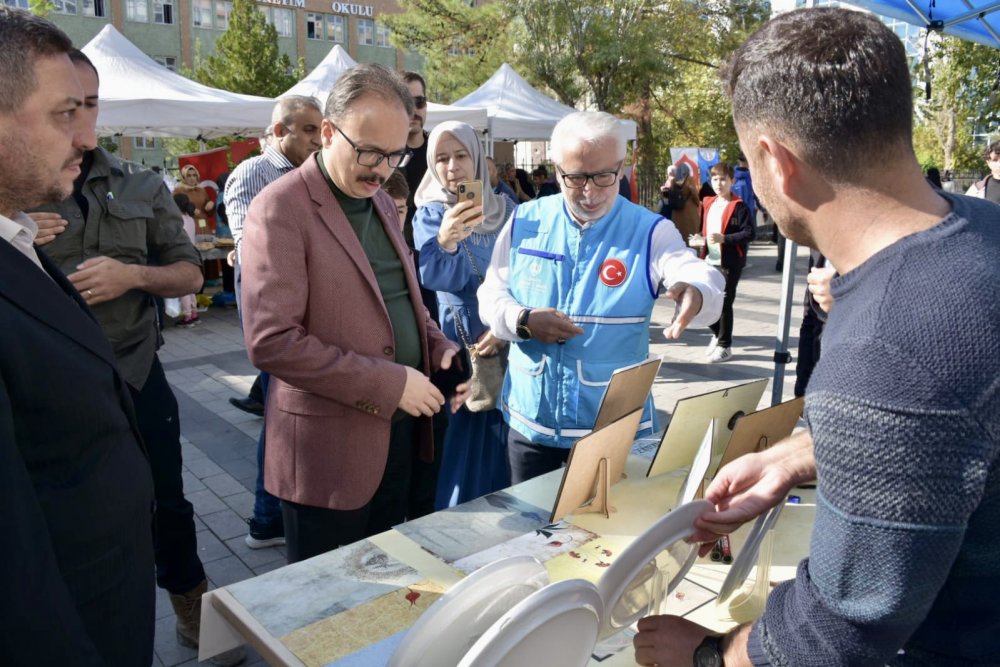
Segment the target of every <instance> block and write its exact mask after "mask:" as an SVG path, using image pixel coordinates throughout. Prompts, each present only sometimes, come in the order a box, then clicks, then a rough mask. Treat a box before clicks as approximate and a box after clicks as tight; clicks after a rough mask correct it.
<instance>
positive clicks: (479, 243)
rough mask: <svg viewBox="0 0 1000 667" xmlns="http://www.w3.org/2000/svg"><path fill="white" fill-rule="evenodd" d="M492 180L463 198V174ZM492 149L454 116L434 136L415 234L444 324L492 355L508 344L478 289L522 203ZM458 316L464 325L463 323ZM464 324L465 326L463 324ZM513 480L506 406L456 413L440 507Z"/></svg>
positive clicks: (454, 336)
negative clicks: (497, 177) (500, 184)
mask: <svg viewBox="0 0 1000 667" xmlns="http://www.w3.org/2000/svg"><path fill="white" fill-rule="evenodd" d="M469 180H479V181H480V182H482V183H483V184H484V186H485V187H484V188H483V205H482V206H481V207H480V206H473V205H471V203H470V202H467V201H464V202H459V201H458V195H457V193H458V185H459V183H461V182H462V181H469ZM489 183H490V181H489V172H488V168H487V165H486V155H485V154H484V152H483V149H482V146H481V145H480V143H479V136H478V135H477V134H476V131H475V130H474V129H473V128H472V127H471V126H470V125H467V124H466V123H459V122H454V121H449V122H446V123H442V124H440V125H438V126H437V127H435V128H434V130H433V131H432V132H431V133H430V136H428V137H427V173H426V174H424V179H423V180H422V181H421V182H420V185H419V187H417V192H416V194H415V196H414V201H415V202H416V204H417V206H418V208H417V212H416V214H415V215H414V216H413V241H414V245H415V246H416V248H417V250H418V251H419V253H420V267H419V269H420V278H421V283H422V284H423V286H424V287H426V288H427V289H432V290H434V291H436V292H437V298H438V312H439V313H440V315H439V319H440V320H441V322H440V324H441V331H443V332H444V334H445V335H446V336H448V338H450V339H451V340H453V341H455V342H457V343H458V344H459V345H463V346H465V345H466V341H463V333H464V337H465V338H466V339H467V342H468V344H469V345H471V346H472V348H473V349H470V350H469V353H470V355H471V354H477V355H479V356H484V357H489V356H493V355H495V354H498V353H501V352H503V351H505V350H504V349H503V347H504V346H505V345H506V343H505V342H504V341H502V340H500V339H499V338H497V337H496V336H494V335H493V334H492V332H490V331H489V329H487V328H486V325H485V324H483V322H482V321H481V320H480V319H479V301H478V299H477V298H476V291H477V290H478V289H479V285H480V284H481V283H482V280H483V278H484V277H485V276H486V269H487V267H488V266H489V263H490V258H491V257H492V255H493V246H494V245H495V244H496V239H497V235H498V234H499V232H500V229H501V227H503V225H504V224H505V223H506V222H507V220H508V219H509V218H510V216H511V214H512V213H513V211H514V203H513V202H512V201H511V200H510V199H508V198H507V197H504V196H502V195H497V194H494V193H493V188H491V187H490V186H489ZM456 317H457V318H458V322H459V325H460V326H456V321H455V320H456ZM460 329H461V330H460ZM509 485H510V479H509V476H508V472H507V426H506V424H505V423H504V420H503V415H502V414H501V413H500V410H497V409H494V410H486V411H483V412H470V411H469V410H468V409H466V408H465V406H463V407H461V408H459V410H458V411H457V412H456V413H454V414H452V415H450V416H449V420H448V431H447V434H446V436H445V444H444V453H443V456H442V458H441V469H440V473H439V475H438V493H437V502H436V506H437V509H441V508H443V507H451V506H453V505H456V504H458V503H462V502H465V501H467V500H471V499H473V498H478V497H479V496H482V495H484V494H487V493H490V492H492V491H496V490H498V489H502V488H505V487H507V486H509Z"/></svg>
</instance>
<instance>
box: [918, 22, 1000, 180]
mask: <svg viewBox="0 0 1000 667" xmlns="http://www.w3.org/2000/svg"><path fill="white" fill-rule="evenodd" d="M927 57H928V61H927V63H926V65H927V67H926V69H924V68H918V71H917V79H918V83H919V84H920V85H919V86H918V88H919V90H918V94H917V97H916V100H915V101H916V104H915V112H916V127H915V128H914V148H915V150H916V153H917V159H918V160H920V162H921V164H923V165H924V166H931V165H934V166H939V167H941V168H943V169H959V170H970V169H982V166H983V165H982V156H981V152H982V151H981V150H979V149H977V148H976V147H975V146H974V144H973V135H974V134H976V133H986V132H991V131H996V128H997V126H998V124H1000V53H998V52H997V50H996V49H993V48H990V47H988V46H985V45H982V44H977V43H974V42H970V41H967V40H963V39H959V38H957V37H951V36H948V35H942V36H940V38H939V39H937V40H935V42H934V46H933V48H932V49H931V50H930V53H929V54H928V56H927ZM928 82H929V84H930V91H931V95H930V99H927V97H926V92H925V91H926V90H927V84H928Z"/></svg>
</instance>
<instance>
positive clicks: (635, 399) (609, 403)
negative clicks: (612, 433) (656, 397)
mask: <svg viewBox="0 0 1000 667" xmlns="http://www.w3.org/2000/svg"><path fill="white" fill-rule="evenodd" d="M662 362H663V359H662V357H649V358H648V359H646V360H645V361H640V362H639V363H637V364H633V365H631V366H626V367H624V368H619V369H618V370H616V371H615V372H614V373H613V374H612V375H611V381H610V382H609V383H608V388H607V389H605V390H604V397H603V398H602V399H601V408H600V409H599V410H598V411H597V419H596V420H595V422H594V430H595V431H598V430H600V429H602V428H604V427H605V426H607V425H608V424H610V423H612V422H616V421H618V420H619V419H621V418H622V417H624V416H625V415H628V414H630V413H631V412H632V411H633V410H637V409H639V408H641V407H643V405H645V403H646V397H647V396H649V391H650V389H652V388H653V381H654V380H656V374H657V373H658V372H659V370H660V364H661V363H662Z"/></svg>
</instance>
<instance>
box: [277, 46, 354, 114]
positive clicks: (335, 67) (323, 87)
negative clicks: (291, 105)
mask: <svg viewBox="0 0 1000 667" xmlns="http://www.w3.org/2000/svg"><path fill="white" fill-rule="evenodd" d="M357 64H358V63H357V61H356V60H354V58H352V57H351V56H350V54H349V53H347V51H345V50H344V47H342V46H341V45H340V44H335V45H334V46H333V48H332V49H330V53H328V54H326V57H325V58H323V60H321V61H320V63H319V65H316V67H315V68H314V69H313V71H311V72H309V74H308V75H307V76H306V78H304V79H302V80H301V81H299V82H298V83H297V84H295V85H294V86H292V87H291V88H289V89H288V90H286V91H285V92H284V93H282V94H281V95H280V96H279V97H288V96H289V95H303V96H305V97H315V98H316V99H317V100H319V103H320V104H324V105H325V104H326V96H327V95H329V94H330V89H331V88H333V84H335V83H337V79H338V78H340V75H341V74H343V72H344V70H346V69H349V68H351V67H354V66H355V65H357Z"/></svg>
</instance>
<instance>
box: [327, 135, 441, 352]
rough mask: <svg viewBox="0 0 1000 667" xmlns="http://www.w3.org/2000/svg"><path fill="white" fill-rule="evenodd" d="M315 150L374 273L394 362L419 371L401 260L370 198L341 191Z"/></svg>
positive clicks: (417, 334) (412, 314)
mask: <svg viewBox="0 0 1000 667" xmlns="http://www.w3.org/2000/svg"><path fill="white" fill-rule="evenodd" d="M321 155H322V153H321V152H317V153H316V155H315V158H314V159H315V160H316V162H317V163H318V164H319V168H320V171H321V172H323V178H325V179H326V183H327V185H329V186H330V190H331V192H333V196H334V197H336V198H337V203H338V204H340V208H341V209H343V211H344V215H346V216H347V221H348V222H349V223H350V224H351V228H352V229H353V230H354V233H355V234H357V236H358V241H360V242H361V247H362V248H364V251H365V257H367V258H368V263H369V264H371V267H372V271H374V272H375V280H376V281H377V282H378V288H379V291H380V292H381V293H382V301H383V302H385V308H386V310H387V311H389V321H390V322H391V323H392V337H393V339H394V342H395V347H396V363H398V364H402V365H404V366H412V367H413V368H416V369H418V370H420V369H421V368H422V366H423V354H422V353H421V350H420V331H419V329H417V316H416V313H415V312H414V311H413V303H412V302H411V301H410V290H409V287H407V285H406V273H405V271H404V269H403V263H402V261H400V257H399V255H398V254H396V248H395V247H394V246H393V245H392V241H391V240H390V239H389V235H388V234H386V232H385V227H383V226H382V221H381V220H380V219H379V217H378V215H377V214H376V213H375V206H374V205H373V204H372V200H371V199H368V198H366V199H355V198H354V197H349V196H347V195H346V194H344V193H343V192H342V191H341V190H340V188H338V187H337V186H336V184H334V182H333V179H332V178H330V174H329V173H328V172H327V170H326V165H324V164H323V160H322V159H320V156H321Z"/></svg>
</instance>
